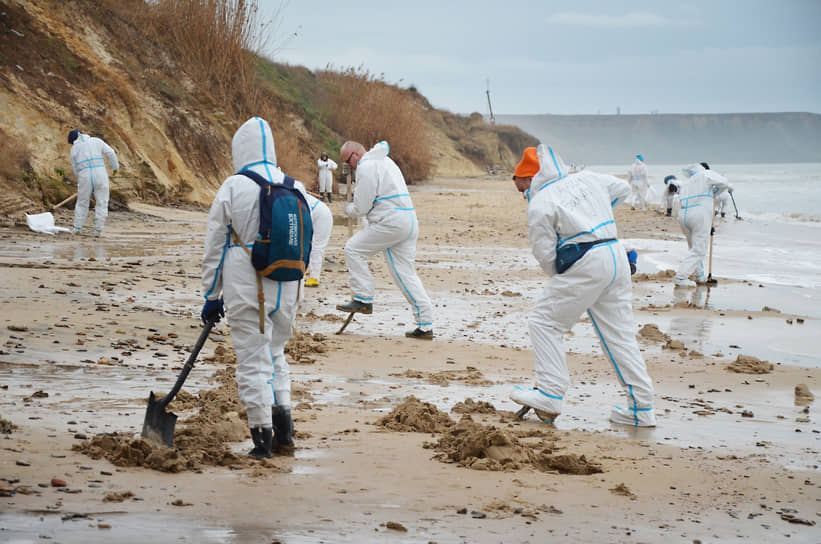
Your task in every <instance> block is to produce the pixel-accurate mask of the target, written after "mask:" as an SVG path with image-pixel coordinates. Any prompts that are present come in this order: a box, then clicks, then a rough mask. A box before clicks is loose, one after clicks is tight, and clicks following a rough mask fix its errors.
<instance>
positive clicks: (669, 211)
mask: <svg viewBox="0 0 821 544" xmlns="http://www.w3.org/2000/svg"><path fill="white" fill-rule="evenodd" d="M672 215H673V208H667V217H670V216H672Z"/></svg>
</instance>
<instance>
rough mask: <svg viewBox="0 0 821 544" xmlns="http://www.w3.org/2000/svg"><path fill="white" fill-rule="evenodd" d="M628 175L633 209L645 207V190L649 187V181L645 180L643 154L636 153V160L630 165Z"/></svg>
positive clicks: (645, 171) (645, 170) (645, 172)
mask: <svg viewBox="0 0 821 544" xmlns="http://www.w3.org/2000/svg"><path fill="white" fill-rule="evenodd" d="M629 175H630V189H631V190H632V192H633V194H632V196H631V202H632V207H633V209H634V210H635V209H636V208H638V209H640V210H644V209H647V190H648V189H649V188H650V182H649V181H648V180H647V167H646V166H645V165H644V156H643V155H636V160H635V161H633V164H632V166H630V172H629Z"/></svg>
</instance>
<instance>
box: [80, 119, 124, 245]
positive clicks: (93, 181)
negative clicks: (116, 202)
mask: <svg viewBox="0 0 821 544" xmlns="http://www.w3.org/2000/svg"><path fill="white" fill-rule="evenodd" d="M103 157H105V158H106V159H108V163H109V165H110V166H111V170H112V171H113V170H119V169H120V163H119V161H118V160H117V154H116V153H115V152H114V150H113V149H111V147H110V146H109V145H108V144H107V143H105V142H104V141H102V140H101V139H100V138H95V137H93V136H89V135H87V134H83V133H82V132H81V133H80V134H79V135H78V136H77V139H76V140H74V144H73V145H72V146H71V168H72V170H74V176H75V177H76V178H77V202H76V204H75V205H74V232H75V233H78V232H80V231H82V230H83V225H85V222H86V217H87V216H88V205H89V201H90V200H91V195H92V193H93V194H94V200H95V201H96V203H95V205H94V232H95V234H100V233H101V232H102V231H103V227H104V226H105V220H106V218H107V217H108V193H109V184H108V170H106V166H105V160H104V159H103Z"/></svg>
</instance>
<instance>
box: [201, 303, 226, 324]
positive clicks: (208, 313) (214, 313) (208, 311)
mask: <svg viewBox="0 0 821 544" xmlns="http://www.w3.org/2000/svg"><path fill="white" fill-rule="evenodd" d="M200 317H201V318H202V322H203V323H207V322H208V321H210V320H211V319H213V320H214V323H219V322H220V319H222V318H223V317H225V308H223V306H222V299H221V298H218V299H217V300H206V301H205V305H204V306H203V307H202V313H201V314H200Z"/></svg>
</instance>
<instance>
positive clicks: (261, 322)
mask: <svg viewBox="0 0 821 544" xmlns="http://www.w3.org/2000/svg"><path fill="white" fill-rule="evenodd" d="M248 177H251V176H248ZM251 179H253V178H251ZM228 228H229V229H230V230H231V236H232V237H233V238H234V243H235V244H237V245H238V246H239V247H241V248H242V249H243V250H244V251H245V253H246V255H248V259H249V260H251V252H250V251H249V250H248V248H247V247H245V244H243V243H242V240H240V239H239V235H237V231H235V230H234V227H233V226H231V225H228ZM252 268H253V267H252ZM254 272H256V276H257V300H258V301H259V332H260V333H261V334H265V292H264V291H263V290H262V274H260V273H259V272H257V271H256V270H254Z"/></svg>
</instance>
